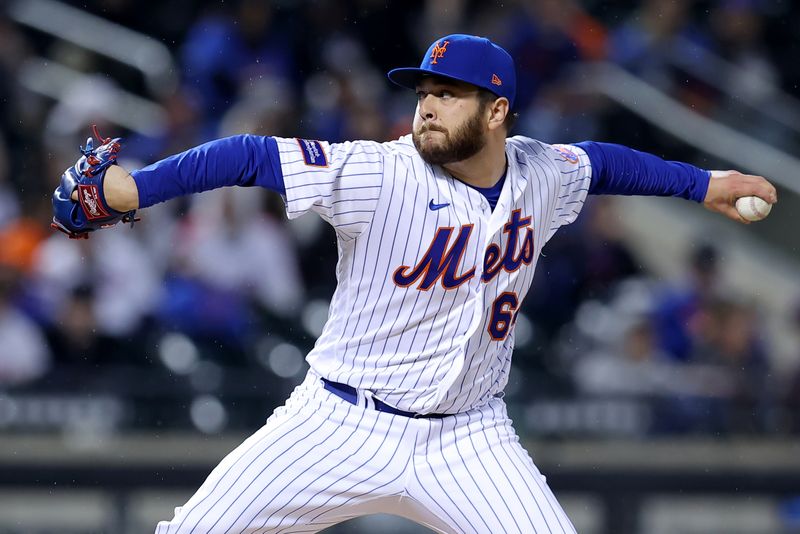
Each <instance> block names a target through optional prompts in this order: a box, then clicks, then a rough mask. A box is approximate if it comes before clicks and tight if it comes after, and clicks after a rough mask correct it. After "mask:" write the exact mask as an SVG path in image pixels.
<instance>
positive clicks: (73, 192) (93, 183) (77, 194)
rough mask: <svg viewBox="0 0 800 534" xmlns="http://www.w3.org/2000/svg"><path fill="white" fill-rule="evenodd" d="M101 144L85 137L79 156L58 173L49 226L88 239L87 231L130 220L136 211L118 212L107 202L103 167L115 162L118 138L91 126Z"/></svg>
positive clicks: (77, 237) (73, 237) (74, 237)
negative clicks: (103, 136) (59, 179)
mask: <svg viewBox="0 0 800 534" xmlns="http://www.w3.org/2000/svg"><path fill="white" fill-rule="evenodd" d="M94 134H95V137H97V139H98V142H99V144H100V146H98V147H96V148H95V147H94V140H93V139H92V138H91V137H90V138H89V139H87V140H86V146H85V147H81V149H80V151H81V157H80V158H78V161H77V162H75V165H73V166H71V167H69V168H68V169H67V170H65V171H64V173H63V174H62V175H61V182H60V184H59V186H58V187H56V190H55V191H54V192H53V222H52V223H51V225H50V226H52V227H53V228H54V229H56V230H59V231H61V232H64V233H65V234H67V235H68V236H69V237H70V239H87V238H88V237H89V232H93V231H95V230H99V229H101V228H108V227H109V226H113V225H115V224H117V223H118V222H119V221H122V222H126V223H127V222H130V223H131V225H133V223H134V222H135V221H136V220H138V219H136V218H135V214H136V210H131V211H128V212H120V211H117V210H115V209H113V208H111V207H109V205H108V203H107V202H106V198H105V194H104V189H103V182H104V179H105V174H106V170H107V169H108V168H109V167H110V166H112V165H116V163H117V154H118V153H119V150H120V148H121V145H120V139H119V138H116V139H110V138H107V139H103V138H102V137H100V135H99V134H98V133H97V128H95V129H94Z"/></svg>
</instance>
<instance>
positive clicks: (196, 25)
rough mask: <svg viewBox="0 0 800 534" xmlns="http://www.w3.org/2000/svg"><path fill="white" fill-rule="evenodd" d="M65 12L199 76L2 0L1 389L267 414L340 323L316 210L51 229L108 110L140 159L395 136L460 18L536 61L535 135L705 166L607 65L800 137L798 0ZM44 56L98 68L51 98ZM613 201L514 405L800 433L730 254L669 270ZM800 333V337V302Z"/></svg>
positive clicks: (211, 200) (675, 429) (563, 260)
mask: <svg viewBox="0 0 800 534" xmlns="http://www.w3.org/2000/svg"><path fill="white" fill-rule="evenodd" d="M67 3H68V4H72V5H74V6H76V7H78V8H79V9H81V10H83V11H85V12H88V13H92V14H94V15H97V16H100V17H102V18H104V19H106V20H108V21H112V22H115V23H118V24H121V25H123V26H125V27H128V28H131V29H133V30H135V31H137V32H141V33H142V34H145V35H148V36H151V37H153V38H155V39H156V40H158V41H160V42H162V43H163V44H165V45H166V46H167V47H168V48H169V50H170V51H171V53H172V54H173V57H174V60H175V64H176V68H177V74H178V82H177V83H176V84H175V86H174V87H166V86H165V87H161V88H160V89H159V88H153V87H151V86H149V85H148V83H147V82H146V81H145V80H143V79H142V77H141V76H140V75H139V74H138V73H136V72H135V71H133V70H132V69H130V68H129V67H127V66H124V65H122V64H119V63H117V62H114V61H112V60H110V59H109V58H108V57H107V56H106V55H104V54H103V53H102V49H103V48H104V42H103V41H102V39H98V41H97V43H96V46H97V50H87V49H85V48H80V47H78V46H76V45H74V44H70V43H68V42H66V41H63V40H60V39H57V38H54V37H53V36H51V35H49V34H47V33H45V32H42V31H38V30H36V29H33V28H31V27H28V26H25V25H22V24H19V23H17V22H16V21H15V20H16V19H15V17H14V16H13V11H14V9H13V7H14V6H15V5H17V4H19V2H11V1H0V36H2V39H0V243H2V245H1V246H0V392H3V391H6V392H10V393H16V394H31V393H43V392H57V393H64V392H73V393H78V394H86V393H93V392H98V391H102V392H106V393H108V392H111V393H117V394H121V395H125V394H126V393H127V394H131V395H138V397H139V398H147V397H148V393H147V392H148V391H154V390H158V391H159V393H158V395H161V396H162V397H163V396H169V395H174V396H176V397H178V398H179V399H180V398H181V395H184V396H185V397H186V398H189V397H191V396H192V395H196V394H203V395H206V396H207V397H208V396H209V395H216V396H217V397H219V398H221V399H223V401H225V399H226V398H228V399H234V400H235V399H236V395H242V394H247V395H249V396H250V397H254V398H255V397H257V398H259V399H263V402H264V405H265V406H269V405H270V403H273V404H274V403H275V402H278V401H280V400H281V398H282V397H283V396H284V395H285V394H286V392H287V391H289V389H290V388H291V386H292V385H293V384H294V383H295V382H296V381H297V380H299V378H300V377H301V376H302V373H303V372H304V369H305V364H304V362H303V360H302V358H303V356H304V354H305V353H306V352H307V351H308V350H309V349H310V347H311V346H313V341H314V339H315V337H316V336H317V335H318V334H319V332H320V331H321V325H322V324H323V322H324V320H325V318H326V314H327V303H328V299H329V298H330V295H331V294H332V290H333V287H334V285H335V263H336V260H337V250H336V244H335V239H334V234H333V232H332V231H331V230H330V229H329V228H327V227H326V226H325V225H324V223H322V221H320V220H319V219H318V218H314V217H313V216H311V217H309V216H306V217H303V218H301V219H300V220H298V221H293V222H288V221H286V219H285V217H284V215H283V211H282V207H283V205H282V201H281V199H280V198H279V197H278V196H277V195H272V194H270V193H268V192H266V191H264V190H256V189H255V188H253V189H229V190H220V191H214V192H211V193H205V194H202V195H198V196H195V197H192V198H185V199H178V200H175V201H172V202H169V203H166V204H162V205H159V206H156V207H153V208H150V209H148V210H146V212H144V213H143V214H142V215H143V219H144V220H143V221H142V222H141V223H138V224H137V225H136V226H135V227H134V228H133V229H127V228H116V229H114V230H113V231H106V232H99V233H97V234H95V235H93V236H92V238H91V239H89V240H79V241H72V240H68V239H67V238H66V237H65V236H63V235H61V234H58V233H54V232H51V231H50V229H49V227H48V223H49V220H50V217H51V214H50V194H51V192H52V189H53V188H54V186H55V184H56V181H57V180H58V177H59V176H60V175H61V173H62V171H63V169H64V168H66V167H67V165H69V164H70V162H72V161H74V159H75V158H76V157H77V155H78V152H77V150H76V149H77V146H78V145H79V144H81V143H83V142H84V139H85V137H86V135H87V134H88V132H89V131H90V128H89V126H90V125H91V124H93V123H97V124H98V126H99V129H100V131H101V132H102V133H103V134H104V135H109V136H118V135H119V136H123V137H124V138H125V143H124V149H123V152H122V154H121V163H122V164H123V165H124V166H127V167H129V168H135V167H137V166H141V165H144V164H147V163H150V162H152V161H155V160H158V159H160V158H162V157H165V156H167V155H170V154H173V153H176V152H179V151H181V150H184V149H187V148H189V147H191V146H194V145H197V144H200V143H202V142H205V141H208V140H211V139H214V138H218V137H222V136H226V135H231V134H235V133H243V132H249V133H255V134H261V135H277V136H284V137H291V136H302V137H307V138H317V139H325V140H329V141H341V140H345V139H355V138H366V139H376V140H389V139H393V138H396V137H398V136H400V135H403V134H405V133H408V132H409V130H410V124H411V120H412V119H411V117H412V113H413V109H414V100H413V95H410V94H408V93H407V92H403V91H400V90H396V88H393V87H392V86H391V85H390V84H389V83H388V82H387V80H386V79H385V77H384V73H385V72H386V71H387V70H388V69H389V68H392V67H394V66H408V65H414V64H417V63H418V62H419V58H420V55H421V54H422V52H423V51H424V50H425V49H426V48H427V46H428V44H429V43H430V41H431V39H432V38H433V37H435V36H439V35H444V34H447V33H451V32H464V33H475V34H480V35H486V36H490V37H491V38H493V39H494V40H495V41H497V42H499V43H500V44H502V45H504V46H505V47H506V48H507V49H508V50H509V51H510V52H511V54H512V56H513V57H514V58H515V60H516V62H517V66H518V72H519V87H518V94H519V98H518V101H519V102H518V111H519V112H520V115H521V119H520V121H519V123H518V126H517V130H516V133H520V134H524V135H529V136H532V137H536V138H539V139H542V140H544V141H548V142H571V141H580V140H584V139H590V138H591V139H597V140H605V141H613V142H620V143H625V144H629V145H630V146H633V147H636V148H640V149H642V150H647V151H651V152H654V153H657V154H659V155H662V156H664V157H668V158H669V159H682V160H685V161H692V162H695V163H697V164H699V165H701V166H704V167H708V166H709V165H710V163H711V162H709V161H708V160H705V159H702V158H701V156H700V155H699V154H698V153H696V152H695V151H693V150H691V149H689V148H687V147H686V146H685V145H681V144H680V143H679V142H677V141H675V140H674V139H672V138H669V137H667V136H665V135H664V134H661V133H659V132H658V131H656V130H655V129H653V128H652V127H650V126H648V125H646V124H644V123H643V122H642V121H641V120H639V119H636V118H635V117H633V116H632V115H626V114H624V113H623V112H620V111H618V110H616V109H614V108H613V107H611V106H609V105H607V103H605V102H604V101H603V100H602V99H600V98H598V97H595V96H590V95H587V94H585V93H581V92H579V91H576V90H575V87H576V86H577V85H579V84H577V83H576V78H575V73H576V70H575V67H576V65H579V64H581V63H583V62H593V61H601V60H608V61H612V62H615V63H617V64H619V65H621V66H623V67H624V68H626V69H628V70H629V71H630V72H632V73H634V74H636V75H638V76H640V77H641V78H643V79H644V80H646V81H648V82H649V83H651V84H653V85H655V86H656V87H658V88H660V89H662V90H663V91H666V92H667V93H669V94H670V95H672V96H673V97H674V98H676V99H677V100H679V101H680V102H682V103H684V104H685V105H687V106H691V107H692V108H693V109H695V110H697V111H699V112H701V113H703V114H705V115H707V116H709V117H712V118H715V119H716V120H719V121H724V122H726V123H727V124H729V125H732V126H734V127H743V126H744V125H747V128H748V129H749V130H750V131H751V132H752V133H753V134H754V135H756V136H759V137H760V138H762V139H768V140H770V142H773V143H774V144H776V145H779V146H781V147H783V148H785V149H786V150H794V149H796V148H797V146H798V138H797V132H795V131H792V130H790V129H787V128H786V127H785V125H782V124H781V123H780V121H776V120H773V119H771V118H770V117H768V116H766V117H765V115H764V114H762V113H760V111H761V110H762V109H763V108H765V107H769V106H771V104H772V103H773V102H775V101H776V98H777V97H776V95H778V94H783V93H781V91H786V92H789V93H794V95H795V96H798V90H797V87H798V82H800V63H798V62H797V61H796V59H795V58H796V57H797V52H798V46H800V37H798V34H797V32H796V31H795V28H794V27H793V26H792V25H791V24H790V22H789V21H791V20H792V19H795V20H796V19H797V16H798V14H800V13H798V7H796V6H792V5H791V3H789V2H780V1H777V0H773V1H770V0H762V1H759V0H720V1H715V2H691V1H689V0H668V1H667V0H665V1H657V0H645V1H643V2H613V3H611V2H599V1H587V2H578V1H575V0H528V1H524V0H516V1H514V0H506V1H504V2H494V1H492V2H484V1H480V2H479V1H466V0H427V1H424V0H416V1H404V2H399V1H398V2H384V1H377V0H349V1H333V0H317V1H311V0H307V1H302V0H297V1H289V0H286V1H281V2H264V1H261V0H233V1H230V2H208V1H200V0H165V1H163V2H159V3H158V4H157V5H156V4H153V5H150V4H149V3H148V7H147V8H146V9H144V8H142V5H141V4H140V3H139V2H135V1H133V0H107V1H100V0H97V1H92V0H89V1H82V2H67ZM36 58H45V59H46V60H47V61H49V62H53V63H58V64H61V65H64V66H67V67H69V68H70V69H73V70H74V71H76V72H78V73H82V74H83V75H82V76H80V77H79V78H77V79H75V80H73V82H72V83H71V85H70V86H69V87H65V88H64V89H63V91H62V93H61V94H62V96H61V98H60V99H58V100H53V99H52V98H51V97H49V96H45V95H44V94H43V91H41V90H37V89H36V88H35V87H34V85H35V84H32V83H30V76H29V74H30V65H32V64H33V63H32V62H33V61H34V60H35V59H36ZM710 58H712V59H713V61H712V60H711V59H710ZM710 65H716V66H715V67H714V69H712V68H711V67H710ZM121 91H124V92H125V94H129V93H130V94H133V95H137V96H139V97H141V98H144V99H147V100H150V101H152V102H155V104H157V106H158V108H157V109H159V110H160V115H159V117H161V118H162V120H161V121H160V122H159V123H158V124H154V125H153V127H152V128H135V127H133V126H131V125H127V128H126V127H125V126H124V125H120V124H118V123H115V122H114V120H113V117H114V113H113V112H112V111H113V109H114V108H115V107H118V106H119V99H120V92H121ZM614 209H615V207H614V202H613V200H609V199H606V198H603V199H593V200H592V201H591V202H590V203H588V204H587V208H586V212H585V213H584V214H583V215H582V217H581V218H580V219H579V221H578V222H577V223H576V224H574V225H572V226H571V227H569V228H567V229H565V230H563V231H562V232H561V233H560V234H559V235H557V236H556V238H554V239H553V241H552V242H551V243H550V244H548V246H547V247H546V249H545V252H546V254H545V255H544V256H543V257H542V258H541V260H540V262H539V266H538V270H537V274H536V277H535V280H534V286H533V288H532V290H531V293H530V294H529V296H528V298H527V299H526V302H525V304H524V309H523V311H522V313H521V315H520V319H519V321H518V323H517V333H516V339H517V347H518V349H517V353H516V356H515V362H516V363H515V369H516V370H515V373H516V374H515V375H514V377H513V378H512V383H511V384H510V386H509V399H510V401H511V402H514V401H519V402H520V403H530V402H534V401H535V400H536V399H538V398H548V399H549V398H559V399H570V398H585V399H593V398H614V399H629V400H630V399H633V400H636V401H641V402H642V403H645V404H646V406H647V407H648V410H649V412H648V413H649V414H650V417H649V419H648V421H649V422H648V423H647V424H646V425H644V426H643V427H642V428H641V431H642V432H647V433H663V434H672V433H712V434H721V435H724V434H731V433H772V432H800V416H798V414H800V372H797V371H796V372H795V373H794V374H793V375H791V376H785V375H781V376H778V375H777V374H776V373H775V372H774V368H773V365H772V362H771V350H772V347H770V346H769V344H768V343H767V342H766V340H765V335H764V329H763V325H762V324H761V323H760V322H759V316H758V313H757V308H756V307H754V306H753V305H752V303H751V302H749V300H748V298H747V296H746V295H737V294H735V293H732V292H730V291H729V290H728V289H729V288H722V287H720V280H723V279H724V273H723V272H722V271H723V270H724V266H723V265H722V264H721V263H722V262H721V261H720V258H719V251H717V250H715V249H714V247H713V246H712V245H710V244H706V243H697V244H695V246H694V247H693V248H692V249H691V250H690V252H689V253H688V254H687V258H686V262H685V278H684V279H681V280H672V281H663V280H657V279H655V278H654V277H653V275H652V273H650V272H648V271H647V269H646V268H645V267H643V265H642V261H641V259H640V258H638V257H637V253H636V251H635V250H633V249H632V248H631V247H630V245H629V244H628V243H627V242H626V240H625V237H624V233H623V232H622V231H621V229H620V228H619V225H618V223H617V222H616V218H615V216H614ZM794 324H795V327H796V328H797V334H798V335H800V307H799V308H798V314H797V318H796V321H795V323H794ZM797 361H798V362H800V354H798V358H797ZM132 382H133V383H132ZM143 392H144V393H143ZM152 395H153V396H157V395H156V393H153V394H152ZM204 398H206V397H204ZM179 402H180V401H179ZM211 406H212V408H207V409H205V411H203V409H202V408H198V409H197V413H200V414H201V415H202V414H205V417H201V416H197V418H194V415H195V412H194V411H193V412H192V413H193V421H195V423H196V424H200V423H198V421H205V422H206V423H207V425H206V427H207V429H208V430H209V431H213V430H214V428H217V427H219V425H217V427H215V425H214V424H213V422H214V421H215V419H214V417H213V414H214V413H216V412H214V410H213V406H214V405H213V404H212V405H211ZM193 409H194V408H193ZM209 410H210V411H209ZM209 413H210V414H211V415H208V414H209ZM265 415H266V409H265V411H264V413H257V414H256V416H257V417H258V418H262V416H265ZM218 419H219V418H217V420H218ZM130 420H131V421H133V422H134V423H135V422H142V421H144V423H142V424H169V420H164V421H162V420H161V419H160V417H155V418H147V417H145V416H139V415H135V416H131V417H130ZM209 421H210V422H209ZM220 424H222V423H220ZM535 424H536V423H535V422H533V423H532V426H535ZM201 426H202V425H201Z"/></svg>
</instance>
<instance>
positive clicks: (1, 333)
mask: <svg viewBox="0 0 800 534" xmlns="http://www.w3.org/2000/svg"><path fill="white" fill-rule="evenodd" d="M42 237H43V236H42V231H41V230H40V228H39V226H38V225H37V224H36V223H35V222H33V221H30V220H16V221H12V222H10V223H7V224H5V225H3V226H2V227H0V243H2V246H0V386H2V385H18V384H23V383H26V382H29V381H31V380H34V379H36V378H38V377H40V376H41V375H43V374H44V373H45V372H46V371H47V370H48V368H49V366H50V358H51V356H50V351H49V349H48V346H47V343H46V340H45V337H44V335H43V333H42V331H41V329H40V328H39V326H38V325H37V324H36V323H35V322H34V321H33V319H32V318H31V317H30V316H28V315H27V314H26V313H25V298H26V295H25V292H24V291H23V290H24V289H25V287H26V285H27V281H26V274H27V273H28V272H29V271H30V269H31V267H32V263H33V256H34V254H35V251H36V248H37V247H38V246H39V243H40V242H41V240H42Z"/></svg>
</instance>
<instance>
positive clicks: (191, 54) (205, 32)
mask: <svg viewBox="0 0 800 534" xmlns="http://www.w3.org/2000/svg"><path fill="white" fill-rule="evenodd" d="M287 30H289V28H288V27H287V26H286V25H283V24H279V23H277V22H276V20H275V12H274V9H273V7H272V5H271V4H270V3H269V2H261V1H259V0H239V1H238V2H237V3H236V10H235V13H233V14H229V13H228V12H227V11H226V10H224V9H221V8H213V7H206V8H205V10H204V13H203V15H202V16H201V17H199V18H198V20H197V21H196V22H195V24H194V25H193V26H192V28H191V29H190V30H189V33H188V35H187V38H186V42H185V43H184V45H183V49H182V52H181V59H182V61H181V65H182V66H183V70H184V83H185V84H186V86H187V88H188V89H189V90H190V91H193V92H195V93H196V94H197V99H198V109H201V110H202V111H203V112H204V113H205V114H206V117H205V119H207V120H208V121H209V122H208V123H207V125H208V126H209V127H210V128H213V127H214V126H215V125H216V123H217V121H219V119H221V117H222V115H223V114H224V113H225V112H226V111H227V110H228V108H230V107H231V106H232V105H233V104H234V102H235V101H236V99H237V98H238V97H239V95H240V91H241V90H242V88H244V87H246V86H247V84H253V83H258V82H259V81H260V80H262V79H264V78H279V79H286V80H294V76H295V75H296V69H295V60H294V54H293V51H292V46H291V43H292V39H291V37H290V34H289V33H288V32H287ZM205 136H206V137H208V138H211V137H214V131H213V129H208V130H206V135H205Z"/></svg>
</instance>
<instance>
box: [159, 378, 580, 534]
mask: <svg viewBox="0 0 800 534" xmlns="http://www.w3.org/2000/svg"><path fill="white" fill-rule="evenodd" d="M375 513H387V514H394V515H399V516H402V517H406V518H408V519H410V520H412V521H414V522H416V523H419V524H421V525H424V526H427V527H429V528H431V529H432V530H434V531H435V532H440V533H448V534H449V533H478V534H500V533H504V532H506V533H524V534H531V533H534V534H556V533H558V534H561V533H575V529H574V527H573V526H572V524H571V523H570V521H569V519H567V516H566V515H565V514H564V511H563V510H562V509H561V506H560V505H559V504H558V502H557V501H556V499H555V497H554V496H553V494H552V492H551V491H550V489H549V488H548V486H547V484H546V482H545V478H544V476H542V475H541V473H539V470H538V469H537V468H536V466H535V465H534V464H533V461H532V460H531V458H530V457H529V456H528V454H527V453H526V452H525V450H524V449H523V448H522V446H521V445H520V444H519V438H518V437H517V435H516V434H515V432H514V429H513V428H512V426H511V420H510V419H508V417H507V415H506V409H505V403H504V402H503V401H502V400H501V399H493V400H492V401H491V402H489V403H488V404H487V405H485V406H482V407H480V408H477V409H474V410H470V411H468V412H464V413H461V414H457V415H454V416H449V417H445V418H442V419H413V418H408V417H403V416H398V415H392V414H387V413H383V412H378V411H376V410H374V409H371V408H367V407H365V406H364V403H363V402H360V403H359V405H358V406H355V405H353V404H350V403H348V402H347V401H345V400H342V399H340V398H339V397H337V396H336V395H334V394H332V393H330V392H328V391H326V390H325V389H323V387H322V383H321V381H320V379H319V377H318V376H316V375H315V374H314V373H313V372H310V373H309V375H308V377H307V378H306V380H305V381H304V382H303V383H302V384H301V385H299V386H298V387H297V388H296V389H295V391H294V392H293V393H292V395H291V396H290V397H289V400H288V401H287V402H286V404H285V405H284V406H282V407H280V408H278V409H277V410H275V413H274V414H273V415H272V416H271V417H270V418H269V419H268V420H267V423H266V424H265V425H264V426H263V427H262V428H261V429H260V430H259V431H257V432H256V433H255V434H253V435H252V436H250V437H249V438H248V439H247V440H245V441H244V442H243V443H242V444H241V445H240V446H239V447H237V448H236V449H235V450H234V451H233V452H231V453H230V454H229V455H228V456H226V457H225V458H224V459H223V460H222V462H220V464H219V465H218V466H217V467H216V468H215V469H214V470H213V471H212V472H211V474H210V475H209V476H208V478H207V479H206V481H205V482H204V483H203V485H202V486H201V487H200V489H199V490H198V491H197V493H195V494H194V495H193V496H192V498H191V499H189V501H188V502H187V503H186V504H185V505H184V506H183V507H180V508H176V509H175V517H174V518H173V519H172V520H171V521H162V522H161V523H159V524H158V527H157V528H156V534H178V533H180V534H188V533H203V534H206V533H214V534H217V533H220V534H222V533H248V534H255V533H276V534H277V533H281V534H289V533H299V532H318V531H320V530H323V529H325V528H327V527H329V526H331V525H334V524H336V523H340V522H342V521H346V520H348V519H352V518H354V517H358V516H361V515H367V514H375Z"/></svg>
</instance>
